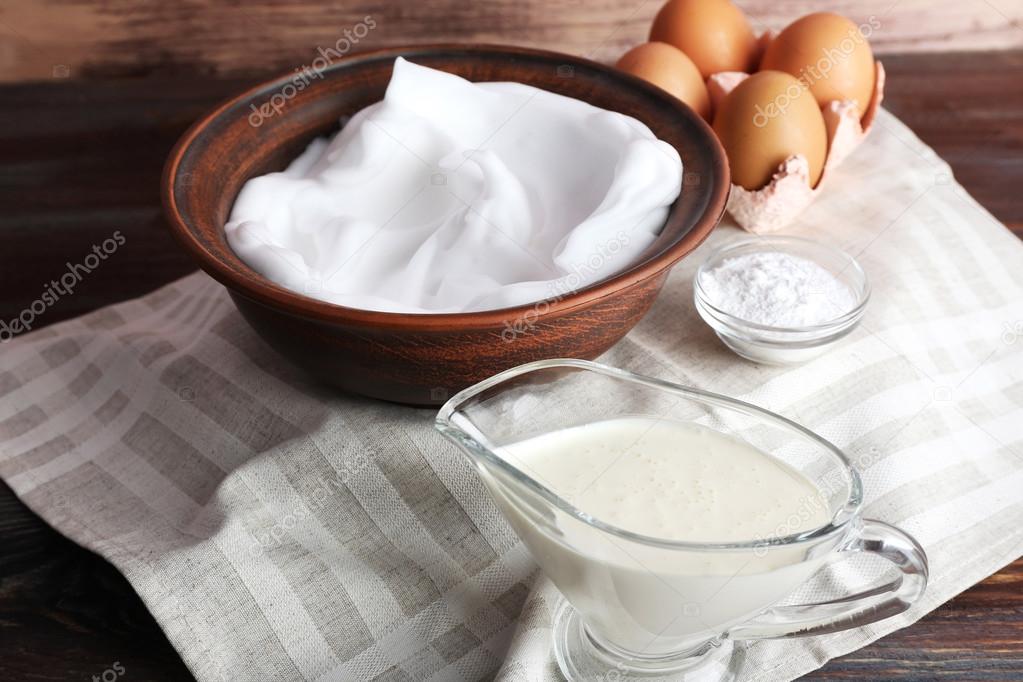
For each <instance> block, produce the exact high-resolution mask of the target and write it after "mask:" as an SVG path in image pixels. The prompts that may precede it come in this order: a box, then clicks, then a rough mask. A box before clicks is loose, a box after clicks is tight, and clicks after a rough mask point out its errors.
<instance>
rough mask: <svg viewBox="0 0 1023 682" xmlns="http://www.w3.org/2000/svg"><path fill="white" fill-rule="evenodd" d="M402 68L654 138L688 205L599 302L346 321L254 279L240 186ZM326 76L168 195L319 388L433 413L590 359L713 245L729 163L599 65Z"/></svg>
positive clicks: (244, 120) (450, 62) (507, 55)
mask: <svg viewBox="0 0 1023 682" xmlns="http://www.w3.org/2000/svg"><path fill="white" fill-rule="evenodd" d="M398 56H403V57H405V58H406V59H409V60H410V61H413V62H415V63H417V64H422V65H424V66H429V67H432V68H435V69H440V70H443V71H447V72H450V73H454V74H457V75H459V76H462V77H464V78H467V79H469V80H471V81H518V82H520V83H525V84H528V85H533V86H536V87H539V88H543V89H545V90H549V91H552V92H557V93H560V94H563V95H568V96H571V97H575V98H577V99H581V100H583V101H586V102H589V103H591V104H594V105H596V106H599V107H603V108H605V109H610V110H613V111H619V112H621V113H624V114H628V115H630V116H633V117H635V118H637V119H639V120H640V121H642V122H643V123H645V124H646V125H648V126H649V127H650V128H651V129H652V130H653V132H654V133H655V134H656V135H657V137H659V138H660V139H662V140H665V141H666V142H668V143H669V144H671V145H673V146H674V147H675V148H676V149H677V150H678V152H679V154H680V155H681V157H682V162H683V166H684V172H685V181H684V183H683V185H684V186H683V188H682V194H681V196H680V197H679V199H678V200H677V201H676V202H675V204H674V205H673V206H672V207H671V209H670V212H669V215H668V218H667V221H666V223H665V226H664V229H663V230H662V231H661V234H660V235H659V237H658V238H657V240H656V241H655V242H654V243H653V244H652V245H651V246H650V247H649V248H648V249H647V250H646V252H644V253H643V254H642V255H641V256H640V258H639V259H637V260H636V261H635V262H634V263H633V264H632V265H630V266H629V267H628V268H627V269H626V270H624V271H622V272H620V273H619V274H617V275H614V276H611V277H608V278H606V279H604V280H601V281H599V282H597V283H595V284H593V285H591V286H588V287H585V288H581V289H579V290H577V291H574V292H570V293H567V294H565V295H563V296H560V297H558V298H557V299H551V300H549V301H546V302H542V303H537V304H530V305H526V306H520V307H517V308H505V309H502V310H491V311H484V312H474V313H451V314H449V313H445V314H401V313H383V312H376V311H369V310H359V309H355V308H346V307H342V306H338V305H333V304H330V303H325V302H322V301H318V300H316V299H314V298H310V297H307V296H304V295H302V294H301V293H296V292H293V291H290V290H288V289H285V288H283V287H280V286H278V285H276V284H274V283H273V282H271V281H270V280H268V279H266V278H265V277H263V276H262V275H260V274H258V273H257V272H255V271H254V270H252V269H251V268H250V267H248V266H247V265H246V264H245V263H243V262H242V261H241V260H240V259H239V258H238V257H237V256H236V255H235V254H234V252H233V251H232V250H231V248H230V247H229V246H228V245H227V242H226V240H225V236H224V223H225V222H226V221H227V218H228V216H229V215H230V212H231V207H232V205H233V203H234V200H235V198H236V197H237V195H238V192H239V190H240V189H241V188H242V185H244V184H245V182H246V181H247V180H249V179H250V178H253V177H255V176H258V175H263V174H265V173H269V172H272V171H279V170H282V169H284V168H285V167H286V166H287V165H288V163H289V162H290V161H292V160H293V159H294V158H295V157H296V156H298V154H299V153H300V152H301V151H302V150H303V149H304V148H305V147H306V145H308V144H309V142H310V141H311V140H312V139H314V138H315V137H317V136H322V135H328V134H332V133H334V132H336V131H337V130H338V128H339V122H338V121H339V119H342V118H344V117H347V116H350V115H352V114H354V113H356V112H357V111H359V110H360V109H362V108H364V107H366V106H368V105H370V104H373V103H374V102H377V101H379V100H381V99H382V98H383V95H384V91H385V89H386V87H387V83H388V81H389V80H390V76H391V69H392V66H393V63H394V59H395V58H396V57H398ZM322 76H323V77H322V78H318V79H311V84H310V85H309V86H308V87H306V88H305V89H303V90H297V89H296V88H294V87H286V86H288V84H289V83H291V78H292V74H288V75H286V76H283V77H281V78H279V79H277V80H274V81H271V82H268V83H266V84H264V85H260V86H258V87H256V88H254V89H252V90H249V91H248V92H246V93H244V94H242V95H240V96H239V97H237V98H235V99H233V100H230V101H229V102H227V103H225V104H223V105H221V106H220V107H218V108H217V109H216V110H214V111H213V112H211V113H210V114H208V115H207V116H205V117H204V118H202V119H201V120H199V121H198V122H197V123H196V124H195V125H194V126H192V128H191V129H190V130H189V131H188V132H187V133H185V135H184V136H183V137H182V139H181V140H180V141H179V142H178V144H177V146H176V147H175V148H174V150H173V151H172V152H171V156H170V158H169V159H168V161H167V165H166V167H165V169H164V178H163V187H162V191H163V201H164V209H165V213H166V217H167V220H168V222H169V224H170V228H171V230H172V231H173V232H174V234H175V235H176V237H177V238H178V239H179V241H180V242H181V243H182V244H183V245H184V246H185V248H186V249H187V250H188V251H189V252H190V253H191V254H192V256H193V257H194V258H195V260H196V262H197V264H198V265H199V266H200V267H201V268H202V269H203V270H205V271H206V272H207V273H209V274H210V275H211V276H212V277H213V278H214V279H216V280H217V281H219V282H220V283H222V284H223V285H224V286H225V287H227V290H228V292H229V293H230V295H231V298H232V299H233V300H234V302H235V305H237V307H238V310H239V311H240V312H241V314H242V316H243V317H244V318H245V319H246V320H247V321H248V323H249V324H250V325H252V327H253V328H254V329H255V330H256V332H258V333H259V335H260V336H261V337H262V338H263V339H264V340H265V341H266V342H267V343H268V344H269V345H270V346H271V347H273V348H274V349H276V350H277V351H278V352H280V353H281V354H282V355H284V356H285V357H287V358H289V359H290V360H291V361H292V362H294V363H295V364H297V365H299V366H301V367H302V368H304V369H305V370H306V371H307V372H308V373H310V374H311V375H312V376H313V377H314V378H315V379H317V380H319V381H322V382H326V383H328V384H331V385H334V386H337V387H340V388H342V389H344V390H346V391H350V392H354V393H358V394H362V395H366V396H371V397H374V398H381V399H384V400H390V401H395V402H401V403H408V404H414V405H436V404H440V403H442V402H444V401H445V400H446V399H447V398H448V397H450V395H452V394H453V393H455V392H457V391H458V390H460V389H462V388H465V387H466V386H469V385H471V384H473V383H475V382H477V381H480V380H482V379H484V378H486V377H488V376H491V375H493V374H496V373H497V372H500V371H502V370H505V369H508V368H509V367H513V366H515V365H519V364H522V363H525V362H530V361H533V360H541V359H548V358H560V357H571V358H583V359H591V358H594V357H596V356H597V355H599V354H600V353H602V352H604V351H605V350H607V349H608V348H610V347H611V346H612V345H613V344H614V343H615V342H617V341H618V340H619V339H621V338H622V337H623V336H624V335H625V334H626V333H627V332H628V331H629V330H630V329H631V328H632V327H633V326H634V325H635V324H636V323H637V322H638V321H639V320H640V318H642V317H643V315H644V313H646V312H647V310H648V309H649V308H650V306H651V304H652V303H653V301H654V298H656V296H657V293H658V292H659V291H660V289H661V286H662V285H663V284H664V281H665V278H666V277H667V274H668V271H669V269H670V268H671V266H672V265H674V264H675V263H677V262H678V261H679V260H680V259H681V258H682V257H684V256H685V255H686V254H687V253H689V252H690V251H692V250H693V249H695V248H696V247H697V246H698V245H699V244H700V242H702V241H703V240H704V238H706V236H707V235H708V234H709V233H710V231H711V230H712V229H713V228H714V226H715V225H716V224H717V222H718V220H719V219H720V217H721V214H722V212H723V211H724V208H725V200H726V198H727V193H728V188H729V183H728V167H727V161H726V160H725V156H724V152H723V151H722V149H721V146H720V145H719V144H718V142H717V139H716V138H715V137H714V134H713V133H712V131H711V130H710V128H709V127H708V126H707V125H706V123H704V121H703V120H701V119H700V117H699V116H697V115H696V114H695V113H693V111H692V110H690V109H689V108H688V107H686V106H685V105H683V104H682V103H681V102H679V101H678V100H676V99H675V98H673V97H671V96H670V95H668V94H667V93H665V92H663V91H662V90H659V89H658V88H655V87H653V86H651V85H648V84H646V83H644V82H642V81H640V80H639V79H636V78H633V77H632V76H629V75H626V74H622V73H620V72H618V71H616V70H614V69H612V68H610V67H606V66H603V65H600V64H597V63H595V62H591V61H587V60H584V59H579V58H576V57H570V56H567V55H561V54H557V53H553V52H544V51H538V50H529V49H523V48H514V47H496V46H466V45H449V46H423V47H409V48H395V49H388V50H382V51H377V52H371V53H365V54H360V55H352V56H349V57H346V58H344V59H342V60H339V61H337V62H336V63H335V64H334V65H332V66H331V67H329V68H328V69H326V70H325V71H323V72H322ZM278 93H285V94H286V95H290V98H289V99H287V101H286V102H285V103H284V106H283V107H280V112H279V113H277V112H274V113H273V114H271V115H256V114H254V112H257V111H260V108H261V107H264V105H265V104H266V103H267V102H268V101H269V100H270V98H271V97H272V96H273V95H275V94H278ZM277 101H278V102H280V101H281V100H280V98H279V97H278V99H277ZM262 111H264V112H266V111H268V110H267V109H265V108H263V109H262ZM625 227H627V226H625ZM495 257H499V255H496V256H495Z"/></svg>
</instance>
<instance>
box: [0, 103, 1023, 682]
mask: <svg viewBox="0 0 1023 682" xmlns="http://www.w3.org/2000/svg"><path fill="white" fill-rule="evenodd" d="M789 232H792V233H796V234H801V235H804V236H808V237H812V238H814V239H818V240H820V241H823V242H827V243H830V244H833V245H835V246H838V247H840V248H844V249H846V250H847V251H848V252H850V253H851V254H853V255H856V256H857V257H858V258H859V259H860V261H861V262H862V264H863V265H864V267H865V269H866V271H867V273H868V275H869V277H870V279H871V282H872V285H873V299H872V301H871V303H870V304H869V309H868V312H867V314H866V317H865V320H864V322H863V324H862V326H861V327H860V328H859V329H858V330H857V331H856V332H855V333H854V334H853V335H852V336H851V337H850V338H848V339H846V340H845V342H844V343H843V344H842V345H841V346H839V347H838V348H836V349H834V350H833V351H831V352H830V353H828V354H826V355H824V356H823V357H821V358H819V359H816V360H814V361H813V362H811V363H809V364H806V365H803V366H800V367H795V368H776V367H765V366H759V365H755V364H752V363H749V362H747V361H744V360H741V359H739V358H738V357H737V356H735V355H732V354H731V353H730V352H729V351H727V350H726V349H725V348H724V347H723V346H722V345H721V343H720V342H719V341H718V340H717V339H716V338H715V336H714V335H713V333H712V332H711V331H710V329H709V328H708V327H706V326H705V325H704V324H703V323H702V322H701V321H700V319H699V318H698V317H697V315H696V312H695V311H694V309H693V305H692V293H693V292H692V286H691V280H692V276H693V273H694V271H695V268H696V267H697V266H698V264H699V263H700V261H701V260H702V258H703V257H705V256H706V254H707V252H708V249H710V248H713V247H714V246H716V245H719V244H721V243H723V242H725V241H726V240H730V239H735V238H737V237H739V236H741V233H739V232H738V231H737V229H736V228H734V226H732V225H731V224H730V223H728V222H727V221H726V223H725V225H723V226H722V227H720V228H719V229H718V230H716V231H715V233H714V234H713V235H712V237H711V239H710V240H709V242H710V243H709V244H707V245H704V246H703V247H701V249H700V250H699V251H697V252H696V253H694V254H693V255H691V256H690V257H688V258H686V259H685V261H684V262H683V263H682V264H680V265H679V266H678V267H677V268H676V269H675V271H674V272H673V274H672V276H671V278H670V279H669V281H668V283H667V285H666V287H665V290H664V292H663V293H662V295H661V296H660V298H659V299H658V301H657V303H656V304H655V306H654V308H653V309H652V310H651V312H650V314H649V315H648V316H647V317H646V318H645V319H644V320H643V321H642V322H641V323H640V324H639V325H638V326H637V327H636V328H635V329H634V330H633V331H632V332H631V333H630V334H629V335H628V336H627V337H626V338H625V339H624V340H623V341H621V342H620V343H619V344H618V345H617V346H615V347H614V348H613V349H612V350H611V351H609V352H608V353H607V354H606V355H605V356H604V357H603V358H601V360H602V361H603V362H606V363H608V364H611V365H616V366H619V367H624V368H627V369H630V370H633V371H636V372H640V373H644V374H648V375H652V376H656V377H660V378H664V379H669V380H675V381H679V382H682V383H686V384H690V385H695V386H699V387H703V388H707V389H711V390H714V391H717V392H721V393H725V394H729V395H732V396H736V397H739V398H742V399H744V400H748V401H750V402H753V403H755V404H758V405H761V406H763V407H766V408H768V409H771V410H774V411H777V412H779V413H781V414H783V415H785V416H787V417H790V418H793V419H795V420H797V421H799V422H801V423H802V424H804V425H806V426H808V427H809V428H811V429H813V430H815V431H817V432H818V433H820V434H822V435H823V436H824V437H826V438H828V439H830V440H831V441H833V442H834V443H836V444H837V445H838V446H840V447H841V448H843V449H844V450H845V451H846V452H847V453H848V454H849V456H850V458H851V459H852V460H853V461H854V463H855V464H856V465H857V466H858V468H859V469H860V471H861V472H862V474H863V481H864V486H865V490H866V498H867V504H866V515H867V516H868V517H874V518H879V519H882V520H884V521H888V522H890V523H894V524H897V525H898V526H900V527H901V528H903V529H905V530H906V531H908V532H910V533H911V534H913V535H914V536H915V537H916V538H917V539H918V540H919V541H920V542H921V543H922V544H923V545H924V546H925V548H926V550H927V552H928V555H929V557H930V562H931V569H932V577H931V582H930V585H929V587H928V590H927V593H926V595H925V597H924V598H923V600H922V602H921V603H919V604H918V605H917V606H916V607H914V608H913V609H912V610H910V611H909V612H907V613H905V614H903V615H900V616H898V617H895V618H892V619H890V620H887V621H884V622H881V623H878V624H876V625H873V626H870V627H866V628H861V629H857V630H851V631H847V632H843V633H839V634H835V635H831V636H824V637H814V638H805V639H796V640H787V641H770V642H759V643H756V644H754V645H752V646H750V647H748V649H747V660H746V666H745V669H744V671H743V677H744V679H747V680H788V679H792V678H794V677H797V676H799V675H801V674H804V673H806V672H808V671H811V670H813V669H815V668H817V667H819V666H820V665H822V664H823V663H824V662H825V661H827V660H828V659H830V658H832V657H835V656H839V655H842V654H845V653H847V652H849V651H852V650H854V649H856V648H858V647H861V646H863V645H865V644H867V643H868V642H870V641H872V640H874V639H877V638H878V637H881V636H883V635H884V634H886V633H889V632H892V631H893V630H896V629H898V628H901V627H905V626H907V625H909V624H911V623H912V622H914V621H915V620H916V619H918V618H920V617H921V616H922V615H923V614H924V613H926V612H927V611H928V610H930V609H933V608H935V607H936V606H937V605H939V604H941V603H942V602H944V601H946V600H947V599H949V598H950V597H952V596H953V595H955V594H956V593H958V592H960V591H962V590H964V589H966V588H967V587H969V586H970V585H972V584H974V583H976V582H978V581H979V580H981V579H983V578H984V577H985V576H987V575H989V574H991V573H992V572H994V571H996V570H997V569H999V568H1000V567H1002V566H1003V565H1005V564H1006V563H1008V562H1009V561H1011V560H1013V559H1014V558H1015V557H1017V556H1019V555H1020V554H1021V553H1023V492H1021V491H1023V429H1021V428H1020V426H1019V425H1020V424H1021V423H1023V353H1021V350H1023V274H1021V273H1023V268H1021V265H1023V245H1021V244H1020V243H1019V242H1018V241H1017V239H1016V238H1015V237H1013V236H1012V234H1010V233H1009V232H1008V231H1007V230H1006V229H1005V228H1004V227H1003V226H1001V225H1000V224H999V223H998V222H997V221H996V220H994V219H993V218H992V217H991V216H990V215H989V214H988V213H987V212H985V211H984V209H982V208H981V207H980V206H979V205H978V204H976V202H974V201H973V199H971V198H970V197H969V196H968V195H967V194H966V192H965V191H963V189H962V188H961V187H960V186H959V185H958V184H956V183H955V182H954V180H953V178H952V174H951V172H950V170H949V168H948V166H947V165H946V164H945V163H943V162H942V161H941V160H940V159H938V158H937V157H936V155H935V154H934V152H933V151H932V150H930V149H929V148H928V147H927V146H926V145H924V144H923V143H922V142H920V140H918V139H917V138H916V137H915V136H914V135H913V134H912V133H911V132H910V131H909V130H908V129H907V128H906V127H905V126H903V125H902V124H901V123H900V122H899V121H897V120H896V119H895V118H894V117H893V116H891V115H890V114H887V113H884V112H882V113H881V115H880V117H879V119H878V121H877V124H876V127H875V129H874V131H873V132H872V133H871V134H870V136H869V137H868V139H867V140H866V141H865V143H864V144H863V145H862V146H861V147H860V148H859V149H858V150H857V151H856V152H855V153H854V154H853V155H852V156H851V157H850V158H849V159H848V160H846V162H845V163H844V164H843V165H842V167H841V168H840V169H839V170H838V172H837V173H836V174H835V175H834V176H832V177H831V178H830V180H829V183H828V186H827V187H826V188H825V189H824V191H823V193H822V195H821V196H820V198H819V199H818V200H817V201H816V202H815V203H814V204H813V205H812V206H811V207H810V208H809V209H808V210H807V211H806V212H805V213H804V214H803V215H802V217H801V218H800V220H799V222H798V223H797V224H796V225H794V226H793V228H792V229H791V230H789ZM0 394H2V397H0V443H2V445H0V475H2V476H3V478H4V479H5V480H6V481H7V483H8V484H9V485H10V486H11V487H12V488H13V489H14V491H15V492H16V493H17V494H18V495H19V496H20V497H21V498H22V499H23V500H24V501H25V503H26V504H28V505H29V506H30V507H31V508H32V509H33V510H34V511H35V512H36V513H38V514H39V515H40V516H42V517H43V518H44V519H46V520H47V521H48V522H49V523H50V524H52V525H53V526H54V527H55V528H57V529H58V530H59V531H60V532H62V533H64V534H65V535H67V536H68V537H70V538H71V539H73V540H75V541H76V542H78V543H80V544H82V545H84V546H86V547H88V548H90V549H92V550H94V551H96V552H98V553H99V554H101V555H103V556H104V557H106V558H107V559H108V560H110V561H111V562H112V563H113V564H114V565H115V566H117V567H118V568H119V569H120V570H121V571H122V572H123V573H124V574H125V576H127V578H128V580H129V581H130V582H131V583H132V585H133V586H134V588H135V589H136V590H137V592H138V593H139V595H140V596H141V597H142V599H143V600H144V601H145V603H146V605H147V606H148V608H149V609H150V610H151V611H152V613H153V614H154V616H155V617H156V620H157V621H158V622H159V623H160V625H161V626H162V627H163V628H164V630H165V631H166V633H167V636H168V637H169V639H170V641H171V642H172V643H173V644H174V646H175V647H176V648H177V650H178V651H179V652H180V654H181V656H182V658H183V659H184V660H185V662H186V663H187V664H188V666H189V667H190V669H191V670H192V672H193V673H194V674H195V676H196V677H197V678H198V679H200V680H218V679H223V680H265V679H309V680H321V679H322V680H374V679H375V680H409V679H412V680H423V679H434V680H448V679H458V680H462V679H466V680H470V679H479V678H490V677H495V676H496V677H497V678H499V679H502V680H547V679H556V678H557V675H558V673H557V668H556V666H555V664H554V662H553V659H552V656H551V651H550V644H549V642H550V631H549V627H550V617H551V614H552V612H553V609H554V606H555V603H556V599H557V593H556V591H555V590H554V589H553V588H552V587H551V585H550V584H549V583H548V582H547V581H546V580H545V579H543V578H542V576H540V575H539V574H538V572H537V570H536V568H535V566H534V564H533V563H532V561H531V560H530V558H529V556H528V554H527V553H526V552H525V551H524V550H523V548H522V547H521V545H520V543H519V542H518V540H517V538H516V536H515V535H514V533H513V532H512V531H511V530H510V528H509V527H508V526H507V525H506V524H505V522H504V521H503V519H502V518H501V517H500V515H499V513H498V512H497V510H496V508H495V506H494V505H493V504H492V502H491V500H490V498H489V497H488V496H487V494H486V492H485V490H484V488H483V487H482V485H481V483H480V482H479V480H478V479H477V478H476V476H475V474H474V473H473V472H472V470H471V469H470V468H469V466H468V464H467V463H466V461H464V459H463V457H462V456H461V455H460V454H459V453H458V452H457V451H456V450H455V448H454V447H453V446H452V445H450V444H448V443H447V442H446V441H445V440H443V439H442V438H441V437H440V436H439V434H437V433H435V432H434V430H433V427H432V417H433V411H432V410H423V409H411V408H407V407H400V406H396V405H389V404H386V403H382V402H375V401H371V400H367V399H362V398H357V397H352V396H347V395H341V394H338V393H336V392H333V391H331V390H329V389H324V388H322V387H318V386H316V385H315V384H314V383H312V382H310V381H308V380H307V379H305V378H304V377H302V376H300V375H299V374H298V373H297V372H296V371H295V370H293V369H292V368H291V367H290V366H289V365H288V364H287V363H286V362H285V361H283V360H282V359H281V358H279V357H277V356H276V355H275V354H274V353H273V352H271V351H270V350H268V349H267V348H266V347H265V346H264V345H263V343H262V342H261V341H260V340H259V339H258V338H257V337H256V336H255V335H254V333H253V332H252V331H251V330H250V329H249V328H248V327H247V326H246V324H245V323H244V322H243V321H242V320H241V318H240V317H239V315H238V313H237V312H236V311H235V310H234V307H233V306H232V304H231V302H230V300H229V299H228V297H227V296H226V294H225V292H224V291H223V289H222V288H221V287H220V286H219V285H218V284H216V283H214V282H213V281H212V280H210V279H209V278H207V277H206V276H205V275H203V274H195V275H192V276H189V277H186V278H184V279H182V280H180V281H178V282H175V283H173V284H171V285H169V286H167V287H164V288H163V289H160V290H158V291H156V292H155V293H153V294H151V295H149V296H146V297H144V298H141V299H137V300H133V301H129V302H126V303H123V304H120V305H116V306H113V307H110V308H106V309H103V310H100V311H98V312H95V313H92V314H90V315H87V316H85V317H82V318H79V319H77V320H73V321H70V322H66V323H62V324H58V325H54V326H53V327H50V328H46V329H43V330H40V331H38V332H34V333H32V334H29V335H27V336H24V337H20V338H17V339H15V340H13V341H11V342H10V343H8V344H6V345H5V346H4V348H3V354H2V360H0ZM876 573H877V566H875V565H871V564H868V563H864V562H860V561H856V560H847V561H843V562H841V563H839V564H836V565H835V566H833V567H831V568H829V569H827V570H826V571H824V572H822V573H821V574H819V575H818V577H817V578H816V579H815V580H814V581H812V583H811V584H809V585H807V586H806V587H805V588H804V589H803V590H801V592H800V594H798V595H793V600H797V599H798V600H807V599H813V598H814V597H819V596H820V595H825V594H832V593H834V592H835V591H837V590H849V589H853V588H855V587H857V586H859V585H861V584H866V583H867V582H869V581H870V576H872V575H874V576H876Z"/></svg>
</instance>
